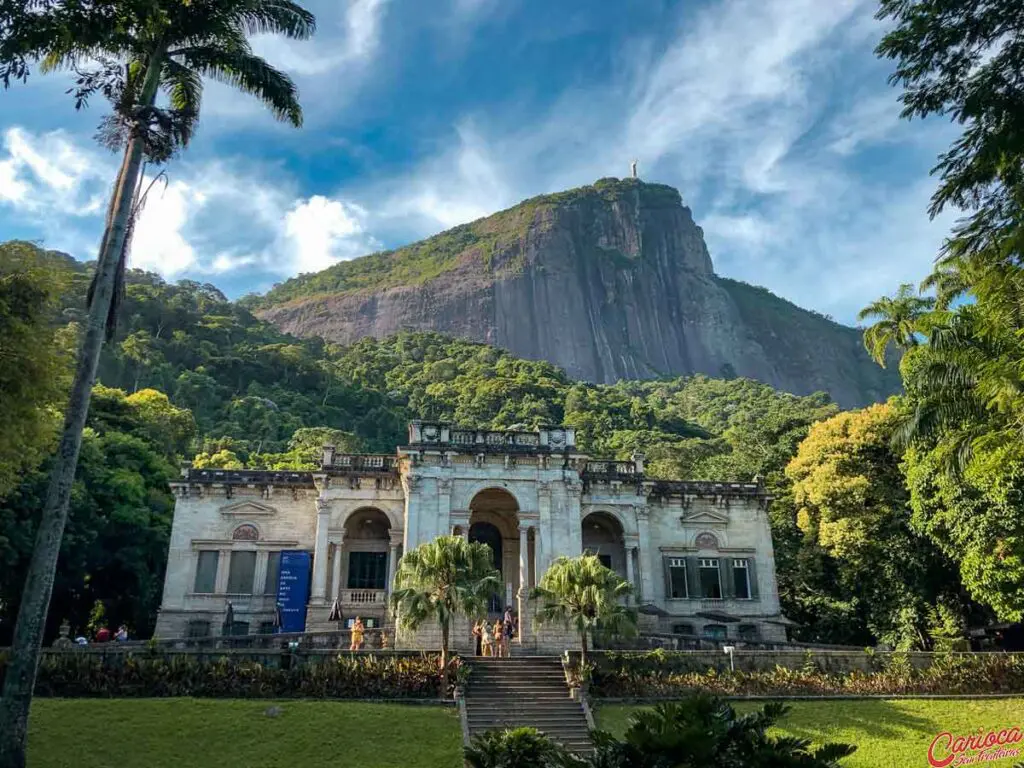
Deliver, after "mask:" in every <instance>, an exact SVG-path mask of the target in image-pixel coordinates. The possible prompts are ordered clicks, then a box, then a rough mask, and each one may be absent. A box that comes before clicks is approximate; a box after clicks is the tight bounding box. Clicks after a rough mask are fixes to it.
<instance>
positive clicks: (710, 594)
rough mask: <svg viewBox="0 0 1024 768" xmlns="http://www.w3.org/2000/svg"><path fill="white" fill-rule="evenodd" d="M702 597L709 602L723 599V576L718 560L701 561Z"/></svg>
mask: <svg viewBox="0 0 1024 768" xmlns="http://www.w3.org/2000/svg"><path fill="white" fill-rule="evenodd" d="M700 595H701V597H703V598H705V599H707V600H721V599H722V576H721V574H720V573H719V571H718V560H716V559H707V560H705V559H701V561H700Z"/></svg>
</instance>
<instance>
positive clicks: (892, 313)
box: [857, 283, 935, 368]
mask: <svg viewBox="0 0 1024 768" xmlns="http://www.w3.org/2000/svg"><path fill="white" fill-rule="evenodd" d="M934 306H935V299H933V298H931V297H929V296H918V295H917V292H916V291H915V290H914V286H913V285H912V284H910V283H903V284H902V285H901V286H900V287H899V290H898V291H897V292H896V295H895V296H891V297H890V296H883V297H882V298H880V299H878V300H877V301H873V302H872V303H870V304H868V305H867V306H866V307H864V309H862V310H861V311H860V312H859V313H858V314H857V319H858V320H867V319H868V318H871V317H877V318H878V321H877V322H876V323H875V324H874V325H872V326H870V327H869V328H868V329H867V330H865V331H864V348H865V349H867V351H868V354H870V355H871V357H872V358H873V359H874V360H875V362H876V363H878V364H879V365H880V366H882V367H883V368H884V367H885V353H886V350H888V348H889V345H890V344H895V345H896V346H897V347H900V348H901V349H910V348H911V347H915V346H917V344H918V340H917V334H918V333H920V332H921V327H922V326H921V324H920V321H921V318H922V316H923V315H925V314H926V313H927V312H930V311H931V310H932V309H933V308H934Z"/></svg>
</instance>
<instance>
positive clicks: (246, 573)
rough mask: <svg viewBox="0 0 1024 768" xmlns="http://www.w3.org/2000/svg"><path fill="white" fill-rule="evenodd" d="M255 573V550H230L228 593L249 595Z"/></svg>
mask: <svg viewBox="0 0 1024 768" xmlns="http://www.w3.org/2000/svg"><path fill="white" fill-rule="evenodd" d="M255 575H256V553H255V552H241V551H239V552H232V553H231V563H230V565H229V567H228V593H229V594H232V595H251V594H252V580H253V577H254V576H255Z"/></svg>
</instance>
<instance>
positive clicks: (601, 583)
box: [530, 555, 636, 664]
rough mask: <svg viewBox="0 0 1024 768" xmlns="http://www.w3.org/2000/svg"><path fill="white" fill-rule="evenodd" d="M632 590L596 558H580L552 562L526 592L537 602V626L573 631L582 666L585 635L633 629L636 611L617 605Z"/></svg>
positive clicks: (563, 558) (584, 657)
mask: <svg viewBox="0 0 1024 768" xmlns="http://www.w3.org/2000/svg"><path fill="white" fill-rule="evenodd" d="M632 590H633V587H632V586H631V585H630V583H629V582H628V581H626V580H625V579H623V578H622V577H621V576H619V574H617V573H615V571H613V570H611V569H610V568H605V567H604V565H602V564H601V561H600V560H599V559H598V557H597V555H580V556H579V557H572V558H570V557H560V558H558V559H557V560H555V562H553V563H552V564H551V567H550V568H548V570H547V573H545V574H544V578H542V579H541V580H540V584H539V585H538V586H537V587H535V588H534V589H533V590H532V591H531V592H530V599H531V600H537V601H539V602H540V606H539V607H538V609H537V616H536V621H537V623H538V624H553V623H558V624H562V625H564V626H567V627H568V626H571V627H572V628H573V629H574V630H576V632H577V633H578V634H579V636H580V648H581V649H582V662H583V663H584V664H585V663H586V661H587V635H588V633H590V632H592V631H593V630H595V629H598V628H600V629H602V630H605V631H608V632H612V633H614V632H631V631H633V630H634V629H635V628H636V611H634V610H632V609H631V608H627V607H626V606H625V605H623V604H622V603H621V602H620V601H621V600H622V598H624V597H626V595H628V594H629V593H630V592H632Z"/></svg>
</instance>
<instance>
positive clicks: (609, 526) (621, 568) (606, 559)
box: [582, 512, 627, 578]
mask: <svg viewBox="0 0 1024 768" xmlns="http://www.w3.org/2000/svg"><path fill="white" fill-rule="evenodd" d="M582 529H583V530H582V538H583V552H584V553H586V554H590V555H597V556H598V558H600V560H601V562H602V563H604V565H605V566H606V567H608V568H611V569H612V570H613V571H615V572H616V573H617V574H619V575H620V576H622V578H626V576H627V572H626V539H625V535H624V532H623V530H622V524H621V523H620V522H619V521H618V519H616V518H615V517H614V516H612V515H610V514H608V513H607V512H591V513H590V514H589V515H587V516H586V517H585V518H583V524H582Z"/></svg>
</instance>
